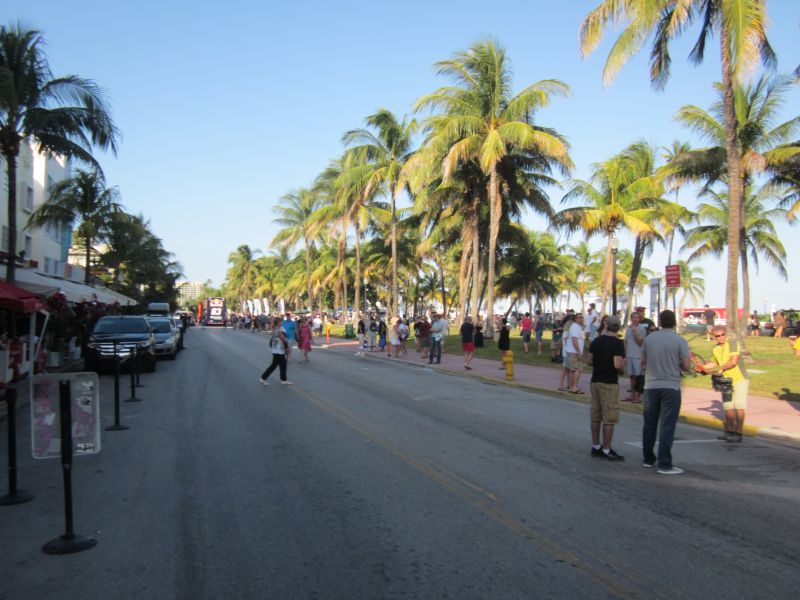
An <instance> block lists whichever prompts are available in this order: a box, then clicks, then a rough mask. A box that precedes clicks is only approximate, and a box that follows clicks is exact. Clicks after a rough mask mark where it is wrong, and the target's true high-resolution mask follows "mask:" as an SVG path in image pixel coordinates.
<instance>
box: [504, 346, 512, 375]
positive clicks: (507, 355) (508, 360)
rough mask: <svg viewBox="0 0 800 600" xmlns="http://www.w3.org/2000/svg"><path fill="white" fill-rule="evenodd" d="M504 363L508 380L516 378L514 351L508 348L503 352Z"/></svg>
mask: <svg viewBox="0 0 800 600" xmlns="http://www.w3.org/2000/svg"><path fill="white" fill-rule="evenodd" d="M503 364H504V365H505V367H506V381H513V380H514V353H513V352H512V351H511V350H506V351H505V352H504V353H503Z"/></svg>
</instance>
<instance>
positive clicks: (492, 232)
mask: <svg viewBox="0 0 800 600" xmlns="http://www.w3.org/2000/svg"><path fill="white" fill-rule="evenodd" d="M500 210H501V207H500V190H499V189H498V184H497V164H493V165H492V168H491V170H490V172H489V265H488V269H487V271H488V272H487V277H488V281H487V284H486V285H487V288H488V289H487V299H486V335H487V336H488V337H492V336H493V335H494V283H495V261H496V260H497V237H498V235H499V233H500Z"/></svg>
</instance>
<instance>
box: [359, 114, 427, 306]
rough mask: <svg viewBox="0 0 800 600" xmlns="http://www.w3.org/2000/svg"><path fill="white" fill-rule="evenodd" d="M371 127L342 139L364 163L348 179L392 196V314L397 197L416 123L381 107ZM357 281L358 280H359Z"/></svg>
mask: <svg viewBox="0 0 800 600" xmlns="http://www.w3.org/2000/svg"><path fill="white" fill-rule="evenodd" d="M367 127H369V128H373V129H375V130H376V132H377V133H373V132H372V131H370V130H369V129H355V130H353V131H348V132H347V133H346V134H345V135H344V138H343V141H344V143H345V144H346V145H347V146H349V147H350V148H351V151H352V152H353V153H354V154H355V155H356V156H359V157H360V158H361V159H362V160H361V165H360V166H359V167H358V168H356V169H354V170H353V171H352V172H351V173H349V174H347V175H346V176H345V181H344V182H343V183H344V184H345V185H347V184H348V180H350V179H351V178H354V179H355V180H356V181H364V182H365V185H364V192H363V193H364V195H365V196H367V197H370V196H372V195H374V194H375V193H376V192H377V193H378V194H386V195H388V196H389V200H390V203H391V233H390V240H391V247H392V301H391V312H392V315H397V314H398V306H397V304H398V296H399V293H398V283H397V196H398V194H399V193H400V191H401V190H402V189H404V188H405V189H408V188H407V186H406V185H405V182H404V180H403V177H402V173H403V167H404V166H405V163H406V162H407V161H408V158H409V156H410V155H411V152H412V137H413V135H414V132H415V131H416V129H417V122H416V121H415V120H413V119H412V120H411V122H406V120H405V119H403V121H402V122H400V121H398V120H397V117H395V116H394V114H392V113H391V112H390V111H388V110H386V109H385V108H382V109H380V110H378V112H376V113H375V114H374V115H370V116H369V117H367ZM356 283H357V282H356Z"/></svg>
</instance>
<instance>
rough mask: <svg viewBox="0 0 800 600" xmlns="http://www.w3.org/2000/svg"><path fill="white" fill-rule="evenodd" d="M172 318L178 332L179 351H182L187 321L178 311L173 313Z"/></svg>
mask: <svg viewBox="0 0 800 600" xmlns="http://www.w3.org/2000/svg"><path fill="white" fill-rule="evenodd" d="M170 319H172V322H173V324H174V325H175V329H176V330H177V332H178V351H181V350H183V336H184V335H186V322H185V321H184V320H183V318H181V316H180V315H179V314H177V313H176V314H174V315H171V316H170Z"/></svg>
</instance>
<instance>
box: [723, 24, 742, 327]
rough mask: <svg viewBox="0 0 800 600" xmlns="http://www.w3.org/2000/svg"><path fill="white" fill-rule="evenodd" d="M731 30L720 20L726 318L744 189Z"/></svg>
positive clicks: (732, 299)
mask: <svg viewBox="0 0 800 600" xmlns="http://www.w3.org/2000/svg"><path fill="white" fill-rule="evenodd" d="M730 35H731V32H730V27H729V25H728V24H727V23H726V21H725V19H722V35H720V46H721V58H722V61H721V62H722V86H723V110H724V114H725V138H726V142H727V144H726V145H727V159H728V201H729V203H730V206H729V209H728V215H729V216H728V266H727V271H726V275H727V281H726V284H725V310H726V312H727V318H728V319H731V318H732V319H734V322H735V321H736V320H737V318H738V304H739V281H738V274H739V268H738V267H739V243H740V242H739V240H740V230H741V204H742V196H743V195H744V189H743V186H742V178H741V175H740V173H741V161H740V156H739V142H738V140H737V138H736V133H737V129H738V123H737V119H736V111H735V106H734V98H733V63H732V59H731V48H730V43H731V38H730ZM737 329H738V328H731V329H729V331H728V336H729V338H732V339H738V338H739V335H738V331H737Z"/></svg>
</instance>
